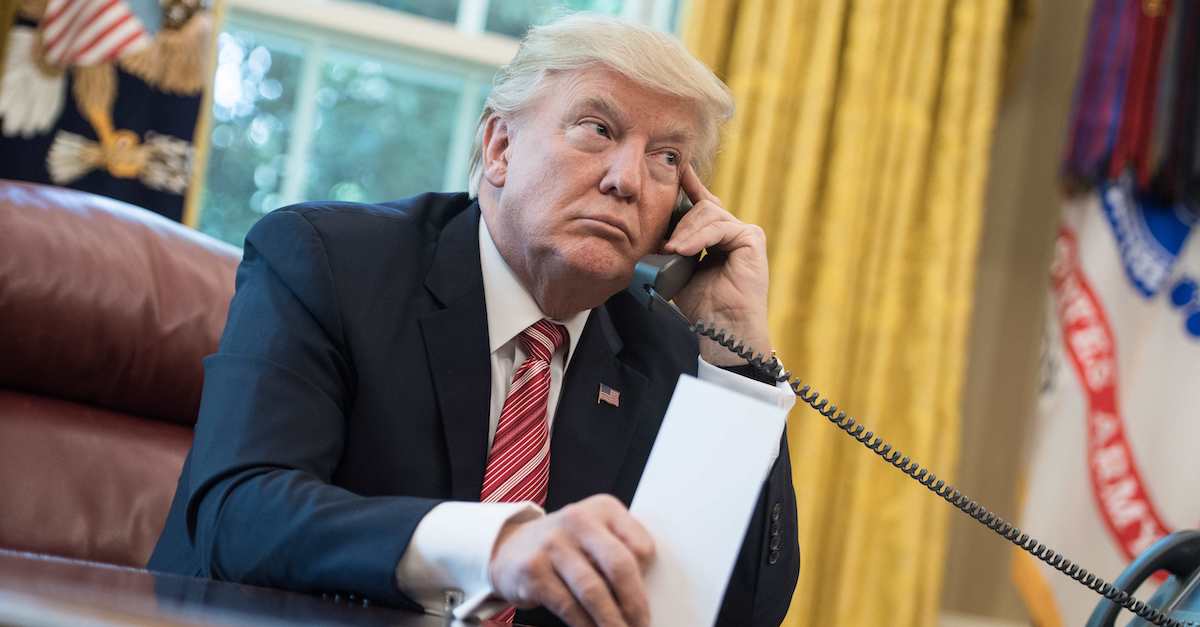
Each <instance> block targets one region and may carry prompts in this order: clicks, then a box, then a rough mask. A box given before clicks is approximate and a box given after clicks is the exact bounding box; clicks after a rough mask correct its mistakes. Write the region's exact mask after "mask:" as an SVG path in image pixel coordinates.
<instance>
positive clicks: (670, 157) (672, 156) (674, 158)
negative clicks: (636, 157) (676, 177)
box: [657, 150, 679, 168]
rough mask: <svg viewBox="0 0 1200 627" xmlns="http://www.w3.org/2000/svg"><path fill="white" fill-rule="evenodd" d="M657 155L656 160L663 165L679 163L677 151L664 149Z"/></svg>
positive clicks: (672, 165)
mask: <svg viewBox="0 0 1200 627" xmlns="http://www.w3.org/2000/svg"><path fill="white" fill-rule="evenodd" d="M657 157H658V161H659V162H660V163H662V164H663V165H668V166H671V167H673V168H674V167H677V166H678V165H679V153H677V152H672V151H670V150H664V151H663V152H660V153H658V155H657Z"/></svg>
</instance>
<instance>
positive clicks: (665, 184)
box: [484, 69, 698, 308]
mask: <svg viewBox="0 0 1200 627" xmlns="http://www.w3.org/2000/svg"><path fill="white" fill-rule="evenodd" d="M697 128H698V125H697V122H696V118H695V114H694V112H693V109H692V107H690V106H689V105H688V104H687V102H686V101H684V100H682V99H679V98H676V97H673V96H670V95H666V94H662V93H659V92H655V91H650V90H648V89H645V88H643V87H641V86H639V85H638V84H636V83H634V82H633V81H630V80H628V79H626V78H625V77H623V76H621V75H620V74H617V73H615V72H612V71H609V70H604V69H593V70H584V71H579V72H574V73H570V74H564V75H560V76H555V77H551V78H549V79H548V84H547V85H545V87H544V89H543V93H542V95H541V96H540V97H539V98H538V99H537V100H536V101H535V102H534V103H533V104H532V105H531V106H530V107H529V109H528V110H526V111H525V112H523V113H522V114H521V115H520V116H519V117H518V118H517V119H515V120H508V121H507V124H506V133H507V146H506V147H505V149H504V151H503V154H502V155H500V154H499V151H493V152H492V153H491V155H489V157H486V158H487V159H488V160H492V158H493V157H495V158H499V159H500V161H499V164H497V163H495V162H493V163H491V164H488V163H485V169H484V172H485V177H486V178H487V181H488V183H490V184H491V185H492V186H493V187H495V188H497V192H496V193H497V196H496V197H495V198H496V202H495V203H494V205H495V206H494V207H492V208H491V209H490V210H489V208H488V207H487V206H485V207H484V213H485V218H486V219H487V224H488V228H489V230H490V231H491V233H492V236H493V238H494V239H495V240H496V244H497V246H498V248H499V249H500V251H501V252H502V253H503V254H504V256H505V259H506V260H508V262H509V264H510V265H512V266H514V270H515V271H516V272H517V273H518V275H519V276H522V277H523V278H524V279H525V280H526V282H527V283H532V284H533V285H529V287H530V288H531V291H533V292H534V295H535V298H537V297H538V296H539V292H543V293H544V292H546V291H547V290H549V291H550V292H554V291H556V290H567V291H570V290H576V291H578V290H580V289H583V288H586V289H589V290H591V291H595V292H597V296H596V298H599V302H602V301H603V300H604V299H606V298H607V297H608V296H610V295H612V294H613V293H615V292H616V291H618V290H620V289H621V288H623V287H624V285H625V283H627V282H628V280H629V277H630V275H631V273H632V271H633V266H634V264H635V263H636V261H637V260H638V258H640V257H642V256H644V255H646V254H648V253H650V252H653V251H655V250H656V249H657V248H658V247H659V246H660V245H661V243H662V238H663V236H664V234H665V231H666V226H667V223H668V221H669V219H670V214H671V209H672V208H673V207H674V205H675V201H676V198H677V196H678V193H679V184H680V178H681V175H682V172H683V168H684V167H686V164H687V163H688V160H690V159H691V158H692V157H693V154H692V151H693V150H694V149H695V145H696V143H697V142H696V129H697ZM487 150H488V148H487V146H485V151H487ZM497 165H499V166H500V167H499V170H498V169H497ZM487 204H492V203H487ZM581 281H582V282H584V283H585V285H580V284H579V282H581ZM555 282H565V283H569V284H571V285H563V286H557V285H554V283H555ZM548 284H549V285H548ZM601 292H603V293H602V294H601ZM550 297H552V298H553V297H555V294H553V293H551V294H550ZM593 300H594V299H593ZM599 302H596V303H595V304H599ZM539 304H543V308H545V303H539ZM595 304H591V305H590V306H595Z"/></svg>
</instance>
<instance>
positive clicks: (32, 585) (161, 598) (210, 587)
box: [0, 549, 466, 627]
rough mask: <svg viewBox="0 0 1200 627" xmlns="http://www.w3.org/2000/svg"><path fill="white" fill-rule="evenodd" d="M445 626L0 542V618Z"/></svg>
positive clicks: (1, 621) (345, 603) (5, 621)
mask: <svg viewBox="0 0 1200 627" xmlns="http://www.w3.org/2000/svg"><path fill="white" fill-rule="evenodd" d="M10 624H12V625H28V624H38V625H81V624H87V625H196V624H205V625H211V624H224V625H251V624H252V625H296V624H306V625H311V624H322V625H351V626H376V625H392V626H395V627H448V626H450V625H457V626H463V625H466V624H465V623H459V622H450V621H447V620H445V619H442V618H438V617H435V616H425V615H421V614H415V613H411V612H405V611H402V610H395V609H390V608H385V607H377V606H374V607H363V606H362V604H361V602H357V601H355V602H351V601H349V600H347V599H336V600H334V599H322V598H321V597H316V596H310V595H306V594H299V593H294V592H286V591H283V590H273V589H270V588H259V587H256V586H246V585H240V584H233V583H225V582H219V581H210V580H207V579H196V578H193V577H181V576H177V575H165V574H158V573H150V572H147V571H144V570H138V569H133V568H123V567H120V566H111V565H106V564H97V563H94V562H82V561H77V560H69V559H63V558H57V557H47V556H42V555H35V554H31V553H20V552H15V551H7V550H4V549H0V625H10Z"/></svg>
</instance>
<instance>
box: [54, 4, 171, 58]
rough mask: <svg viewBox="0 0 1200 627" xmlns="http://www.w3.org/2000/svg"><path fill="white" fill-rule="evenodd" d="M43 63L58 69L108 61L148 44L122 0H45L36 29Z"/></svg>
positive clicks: (131, 12)
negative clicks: (42, 49) (43, 9)
mask: <svg viewBox="0 0 1200 627" xmlns="http://www.w3.org/2000/svg"><path fill="white" fill-rule="evenodd" d="M38 26H39V28H40V29H41V31H42V41H43V42H45V44H44V45H45V51H46V61H47V62H48V63H50V64H51V65H55V66H58V67H69V66H73V65H95V64H97V63H104V62H107V61H112V60H113V59H115V58H117V56H118V55H120V54H121V53H122V52H124V51H125V50H127V49H129V48H131V47H135V46H136V47H140V46H142V45H145V44H148V43H150V35H149V33H147V32H146V28H145V27H144V26H143V25H142V22H141V20H139V19H138V18H137V16H136V15H134V14H133V11H132V10H130V8H129V6H128V5H126V3H125V2H124V1H123V0H49V1H48V2H47V3H46V13H45V14H44V16H43V17H42V20H41V23H40V24H39V25H38Z"/></svg>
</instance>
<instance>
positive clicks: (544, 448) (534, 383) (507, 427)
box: [479, 319, 567, 623]
mask: <svg viewBox="0 0 1200 627" xmlns="http://www.w3.org/2000/svg"><path fill="white" fill-rule="evenodd" d="M517 339H518V340H519V341H520V342H521V348H523V349H524V350H525V354H526V355H528V357H526V358H525V361H523V362H521V365H520V366H517V369H516V370H515V371H513V378H512V385H511V386H510V387H509V389H508V397H507V398H505V399H504V409H502V410H501V411H500V421H499V422H498V423H497V425H496V436H495V438H493V440H492V451H491V453H490V454H488V461H487V468H486V469H485V470H484V473H483V490H482V491H481V492H480V495H479V496H480V498H479V500H480V501H482V502H484V503H510V502H514V501H533V502H534V503H537V504H538V505H539V506H540V505H545V504H546V486H547V485H548V484H549V480H550V429H549V425H548V424H547V420H546V410H547V405H548V401H549V399H550V359H551V358H552V357H553V356H554V351H556V350H558V348H559V347H560V346H562V345H563V344H564V343H565V342H566V341H567V330H566V328H564V327H563V326H562V325H559V324H555V323H553V322H550V321H548V320H544V319H543V320H538V321H537V322H535V323H533V324H532V325H530V326H529V328H527V329H525V330H524V331H522V332H521V334H520V335H518V336H517ZM515 614H516V609H515V608H513V607H512V606H509V607H508V608H506V609H504V610H502V611H500V612H498V613H497V614H496V615H495V616H493V617H492V620H493V621H497V622H506V623H508V622H512V620H513V616H514V615H515Z"/></svg>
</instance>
